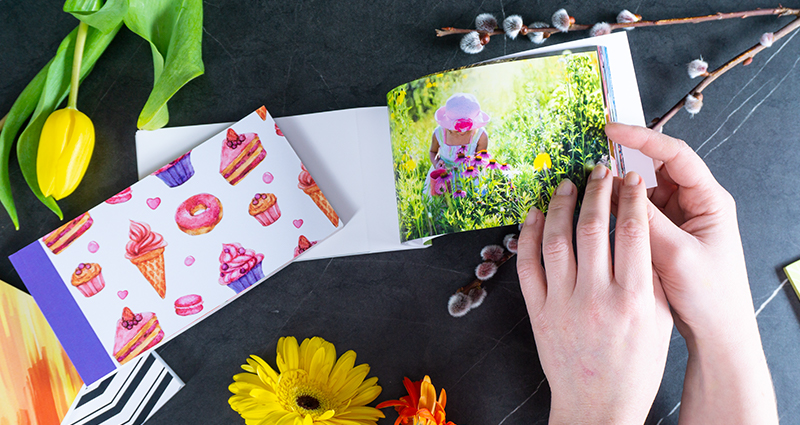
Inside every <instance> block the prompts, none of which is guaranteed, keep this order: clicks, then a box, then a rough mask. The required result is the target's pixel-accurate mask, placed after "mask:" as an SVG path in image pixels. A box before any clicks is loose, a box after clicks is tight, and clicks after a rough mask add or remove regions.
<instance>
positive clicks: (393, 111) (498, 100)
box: [136, 31, 656, 260]
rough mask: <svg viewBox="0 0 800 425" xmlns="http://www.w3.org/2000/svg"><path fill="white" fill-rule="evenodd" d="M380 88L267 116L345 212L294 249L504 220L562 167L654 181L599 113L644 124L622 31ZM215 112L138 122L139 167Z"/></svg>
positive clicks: (545, 195) (181, 141)
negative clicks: (334, 228) (150, 126)
mask: <svg viewBox="0 0 800 425" xmlns="http://www.w3.org/2000/svg"><path fill="white" fill-rule="evenodd" d="M387 99H388V107H386V106H384V107H370V108H357V109H347V110H339V111H330V112H320V113H315V114H308V115H300V116H290V117H279V118H276V122H277V123H278V126H279V127H280V129H281V131H282V132H283V134H285V135H286V137H287V139H288V140H289V142H290V143H291V144H292V146H293V147H294V149H295V150H296V151H297V153H298V155H300V157H301V158H302V159H303V162H304V163H306V164H307V165H308V166H309V168H310V169H312V170H314V173H315V176H317V177H318V182H319V184H320V185H321V186H323V190H324V191H325V193H326V194H328V198H329V200H330V201H331V204H332V205H333V206H334V207H335V208H336V210H337V211H339V212H340V216H341V218H342V220H343V221H344V223H345V226H344V228H343V229H342V230H341V231H340V232H338V233H336V234H335V235H333V236H331V238H329V239H328V240H326V241H325V243H324V244H322V246H320V247H318V248H316V249H315V250H314V251H313V252H310V253H309V254H308V255H307V256H304V258H302V259H301V260H308V259H315V258H328V257H337V256H346V255H354V254H363V253H375V252H385V251H396V250H403V249H413V248H424V247H426V246H428V245H426V244H425V242H426V241H428V240H429V239H430V238H432V237H434V236H437V235H442V234H447V233H453V232H459V231H465V230H473V229H481V228H487V227H495V226H502V225H507V224H516V223H519V222H521V221H523V219H524V217H525V214H527V211H528V210H529V209H530V207H532V206H536V207H537V208H540V209H542V210H545V209H546V207H547V202H548V200H549V197H550V195H551V194H552V192H553V190H554V189H555V187H556V185H557V184H558V183H559V182H560V181H561V180H562V179H563V178H567V177H568V178H570V179H572V180H573V181H574V182H575V183H576V184H578V186H579V187H583V185H584V184H585V176H586V175H587V174H588V172H589V171H590V170H591V169H592V167H593V166H594V165H595V164H604V165H606V166H608V167H609V168H610V169H611V170H612V172H614V173H615V174H616V175H619V174H622V173H624V172H625V171H629V170H632V171H636V172H637V173H639V174H640V175H641V176H642V178H643V179H644V181H645V183H646V184H647V186H648V187H654V186H655V185H656V178H655V172H654V169H653V163H652V160H651V159H650V158H647V157H646V156H644V155H643V154H641V153H640V152H638V151H636V150H633V149H628V148H625V147H622V146H614V145H613V144H611V143H610V142H609V140H608V139H607V138H606V137H605V134H604V132H603V126H604V125H605V123H606V122H609V121H614V122H622V123H626V124H632V125H644V124H645V122H644V114H643V112H642V107H641V102H640V99H639V91H638V87H637V85H636V75H635V73H634V69H633V62H632V59H631V55H630V49H629V46H628V39H627V34H626V33H625V32H624V31H623V32H617V33H612V34H610V35H606V36H602V37H593V38H587V39H582V40H577V41H573V42H569V43H563V44H558V45H552V46H547V47H543V48H539V49H535V50H531V51H526V52H521V53H517V54H514V55H509V56H506V57H502V58H498V59H496V60H493V61H491V62H485V63H481V64H478V65H476V66H472V67H468V68H463V69H457V70H452V71H446V72H441V73H437V74H432V75H429V76H427V77H423V78H420V79H418V80H415V81H412V82H410V83H408V84H403V85H401V86H399V87H397V88H395V89H394V90H392V91H391V92H390V93H389V94H388V96H387ZM448 102H449V103H448ZM226 125H228V124H227V123H222V124H205V125H198V126H188V127H175V128H165V129H161V130H156V131H139V132H137V134H136V146H137V158H138V165H139V176H140V177H144V176H146V175H148V174H150V173H151V172H152V171H154V170H155V169H157V168H158V167H159V166H160V164H163V163H164V162H165V161H166V160H169V158H172V157H174V156H175V155H177V154H178V153H180V152H181V151H185V150H187V149H190V148H191V147H192V146H194V145H195V144H197V143H199V142H201V141H203V140H205V139H206V138H207V136H208V135H209V134H212V133H215V132H217V131H219V130H220V129H222V128H224V127H225V126H226Z"/></svg>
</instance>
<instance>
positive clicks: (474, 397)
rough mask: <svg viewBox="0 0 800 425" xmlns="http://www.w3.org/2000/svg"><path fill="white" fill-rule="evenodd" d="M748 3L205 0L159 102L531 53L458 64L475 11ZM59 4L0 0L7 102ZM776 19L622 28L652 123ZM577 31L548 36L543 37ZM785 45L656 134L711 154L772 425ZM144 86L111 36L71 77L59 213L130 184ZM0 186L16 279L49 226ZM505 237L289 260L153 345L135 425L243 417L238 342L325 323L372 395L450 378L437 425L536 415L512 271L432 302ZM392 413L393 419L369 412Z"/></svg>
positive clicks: (327, 102)
mask: <svg viewBox="0 0 800 425" xmlns="http://www.w3.org/2000/svg"><path fill="white" fill-rule="evenodd" d="M755 6H757V5H754V4H753V3H752V2H748V1H732V0H709V1H705V2H693V3H685V2H675V3H674V4H664V2H656V1H639V2H621V1H600V2H592V1H585V0H578V1H569V2H566V3H557V2H553V1H538V2H535V3H532V2H521V1H506V2H503V1H483V2H463V1H453V0H444V1H440V2H425V1H413V2H412V1H409V2H393V1H384V0H378V1H371V2H356V1H353V2H327V1H296V2H276V1H238V2H237V1H223V0H216V1H206V2H204V12H205V19H204V35H203V57H204V60H205V66H206V73H205V75H203V76H202V77H200V78H198V79H196V80H194V81H192V82H190V83H189V84H188V85H186V86H185V87H184V88H183V89H182V90H181V91H180V92H178V94H177V95H176V96H175V97H174V98H173V99H172V101H171V102H170V103H169V107H170V112H171V119H170V125H171V126H176V125H190V124H200V123H208V122H223V121H236V120H238V119H239V118H241V117H242V116H244V115H246V114H247V113H249V112H251V111H252V110H253V109H255V108H256V107H258V106H259V105H261V104H266V106H267V107H268V108H269V110H270V112H271V113H272V114H273V115H275V116H287V115H296V114H304V113H311V112H318V111H326V110H334V109H342V108H351V107H361V106H375V105H381V104H383V102H384V95H385V93H386V92H387V91H388V90H390V89H392V88H393V87H395V86H396V85H398V84H401V83H403V82H406V81H409V80H412V79H414V78H417V77H419V76H422V75H424V74H427V73H430V72H435V71H439V70H443V69H447V68H452V67H457V66H461V65H466V64H470V63H472V62H474V61H477V60H483V59H488V58H491V57H495V56H499V55H502V54H504V53H512V52H516V51H521V50H525V49H528V48H531V47H532V45H531V44H530V43H529V42H527V41H522V40H518V41H511V40H503V39H500V38H499V37H498V38H494V39H493V41H492V42H491V43H490V44H489V45H488V46H487V48H486V50H485V51H484V52H482V53H481V54H478V55H476V56H469V55H466V54H464V53H461V52H460V51H459V50H458V49H457V44H458V38H457V37H451V38H436V37H435V36H434V31H433V30H434V28H437V27H443V26H458V27H469V26H471V24H472V20H473V19H474V17H475V16H476V15H477V14H478V13H480V12H492V13H495V14H496V15H497V16H503V14H506V15H510V14H513V13H519V14H521V15H522V16H523V17H524V18H525V21H526V22H529V21H533V20H548V19H549V16H550V15H551V14H552V12H554V11H555V10H556V9H558V8H560V7H566V8H567V10H569V11H570V12H571V14H573V15H575V16H577V18H578V20H579V21H580V22H596V21H600V20H613V19H614V17H615V16H616V14H617V12H619V11H620V10H621V9H623V8H629V9H631V10H632V11H634V12H636V13H640V14H643V15H645V17H646V18H652V19H658V18H672V17H681V16H688V15H702V14H711V13H715V12H719V11H736V10H746V9H750V8H753V7H755ZM759 6H763V7H767V6H777V3H776V4H767V3H764V4H759ZM784 6H787V7H800V4H798V3H797V2H796V1H791V2H789V3H788V4H784ZM60 7H61V2H59V1H42V0H31V1H24V2H11V1H0V64H2V65H1V66H0V70H2V71H1V72H0V74H1V75H2V79H0V111H3V112H2V113H4V112H5V111H7V110H8V109H9V108H10V107H11V104H12V103H13V102H14V99H15V98H16V96H17V95H18V94H19V92H20V91H21V90H22V89H23V88H24V87H25V85H26V84H27V82H28V81H29V80H30V79H31V78H32V77H33V76H34V75H35V74H36V72H38V70H39V69H40V68H41V67H42V66H43V65H44V64H45V63H46V62H47V61H48V60H49V58H50V57H52V55H53V54H54V52H55V50H56V48H57V46H58V44H59V42H60V40H61V39H62V37H63V36H64V35H65V34H66V33H67V32H68V31H69V30H70V29H72V28H73V27H74V26H75V25H76V21H75V20H74V19H73V18H72V17H70V16H69V15H66V14H64V13H63V12H61V11H60ZM789 19H790V18H782V19H776V18H774V17H762V18H751V19H747V20H731V21H724V22H712V23H705V24H697V25H683V26H673V27H663V28H646V29H638V30H635V31H632V32H631V33H630V34H629V36H630V41H631V50H632V52H633V58H634V63H635V66H636V70H637V78H638V84H639V89H640V91H641V95H642V104H643V106H644V111H645V116H646V117H647V119H648V120H649V119H652V118H654V117H657V116H659V115H660V114H663V113H664V112H665V111H667V110H668V109H669V108H670V107H671V106H672V105H673V104H674V103H675V102H677V101H678V100H679V99H680V98H681V97H683V96H684V95H685V94H686V93H687V92H688V91H689V90H690V89H691V88H692V87H693V86H694V85H695V84H696V81H691V80H689V79H688V77H686V74H685V68H684V67H685V64H686V63H687V62H689V61H691V60H692V59H695V58H697V57H699V56H701V55H702V57H703V58H704V59H706V60H707V61H708V62H709V63H710V64H711V67H712V68H715V67H717V66H719V65H721V64H722V63H724V62H725V61H727V60H728V59H730V58H732V57H734V56H735V55H736V54H738V53H740V52H741V51H743V50H744V49H746V48H748V47H750V46H752V45H754V44H755V43H757V40H758V38H759V36H760V35H761V34H762V33H763V32H767V31H775V30H777V29H778V28H779V27H780V26H782V25H784V24H785V23H787V22H788V21H789ZM584 35H585V34H584V33H576V34H568V35H565V36H562V35H559V36H555V37H554V38H553V40H552V41H551V42H558V41H568V40H572V39H575V38H577V37H583V36H584ZM799 57H800V37H798V36H797V34H796V33H795V34H794V35H792V36H791V37H787V38H785V39H783V40H781V41H779V42H778V43H776V45H775V46H773V47H772V48H771V49H768V50H766V51H764V52H763V53H762V54H760V55H759V56H757V57H756V59H755V61H754V62H753V64H752V65H750V66H748V67H738V68H736V69H734V70H733V71H731V72H729V73H728V74H726V75H725V76H723V77H722V78H720V79H719V80H718V81H717V82H715V83H714V84H713V85H712V86H711V87H709V88H708V89H707V90H705V107H704V109H703V111H702V112H701V113H700V114H698V115H697V116H695V117H694V118H691V117H689V116H688V114H686V113H680V114H678V116H677V117H675V118H674V119H673V120H672V121H671V122H670V123H669V124H668V125H667V127H666V132H667V133H669V134H671V135H673V136H676V137H680V138H683V139H685V140H686V141H687V142H688V143H689V144H690V145H691V146H692V147H694V148H695V149H696V150H697V151H698V153H699V154H700V155H701V156H703V157H704V158H705V160H706V161H707V163H708V165H709V167H710V168H711V169H712V171H713V172H714V174H715V175H716V176H717V178H718V179H719V180H720V181H721V182H722V184H723V185H724V186H725V187H726V188H727V189H728V190H729V191H731V192H732V193H733V195H734V197H735V198H736V199H737V202H738V204H737V205H738V213H739V221H740V225H741V228H742V240H743V243H744V249H745V254H746V257H747V261H748V273H749V278H750V283H751V287H752V293H753V303H754V305H755V308H756V309H757V310H759V316H758V319H759V324H760V328H761V332H762V340H763V342H764V347H765V350H766V354H767V360H768V362H769V365H770V367H771V370H772V374H773V379H774V381H775V386H776V389H777V394H778V405H779V406H778V407H779V410H780V414H781V417H782V420H783V422H784V423H798V419H797V417H798V416H799V415H800V401H798V399H797V390H798V385H797V382H800V371H798V369H797V367H796V360H797V359H798V358H800V326H798V319H800V302H798V299H797V297H796V295H795V294H794V292H793V291H792V289H791V286H790V285H788V284H785V276H784V275H783V272H782V271H781V268H782V267H783V266H784V265H786V264H788V263H790V262H792V261H794V260H796V259H798V258H800V242H798V241H800V223H799V222H798V219H797V217H800V203H798V202H797V200H798V199H800V184H798V182H800V180H798V177H800V172H798V164H800V149H798V143H800V140H798V134H800V120H799V119H798V111H800V100H798V98H800V96H799V95H800V66H798V61H799V60H800V59H798V58H799ZM151 85H152V65H151V58H150V52H149V48H148V46H147V45H146V43H145V42H144V41H142V40H141V39H139V38H138V37H137V36H136V35H134V34H132V33H131V32H129V31H127V30H125V29H123V30H122V31H121V32H120V34H119V35H118V36H117V38H116V39H115V40H114V41H113V43H112V44H111V46H110V47H109V49H108V50H107V52H106V53H105V54H104V56H103V57H102V58H101V60H100V61H99V62H98V63H97V65H96V67H95V69H94V71H93V72H92V74H91V75H90V77H89V78H87V79H86V81H85V83H84V84H83V85H82V86H81V96H80V100H79V108H80V109H81V110H82V111H84V112H86V113H87V114H88V115H89V116H90V117H91V118H92V120H93V121H94V123H95V126H96V129H97V139H98V143H97V147H96V150H95V154H94V158H93V160H92V162H91V165H90V166H89V170H88V172H87V174H86V178H85V180H84V183H83V184H82V185H81V186H80V187H79V188H78V190H77V191H76V192H75V193H74V194H73V195H71V196H70V197H68V198H67V199H65V200H64V201H62V202H61V203H60V204H61V206H62V208H63V210H64V213H65V217H66V218H72V217H75V216H77V215H78V214H80V213H82V212H83V211H85V210H87V209H89V208H90V207H92V206H94V205H96V204H98V203H100V202H102V201H103V200H104V199H106V198H107V197H109V196H111V195H113V194H115V193H117V192H118V191H119V190H121V189H123V188H125V187H127V186H129V185H130V184H132V183H134V182H135V180H136V166H135V151H134V133H135V130H136V118H137V116H138V114H139V111H140V109H141V107H142V106H143V105H144V102H145V100H146V98H147V96H148V94H149V90H150V87H151ZM0 114H1V113H0ZM11 179H12V182H13V187H14V195H15V199H16V201H17V205H18V208H19V210H20V211H21V212H22V214H21V216H22V217H21V221H22V230H20V231H14V229H13V226H12V225H11V222H10V220H8V218H7V217H6V215H5V213H0V254H1V256H2V259H0V279H3V280H6V281H9V282H11V283H12V284H14V285H16V286H21V282H20V281H19V278H18V277H17V276H16V273H15V272H14V271H13V269H12V268H11V265H10V263H9V262H8V260H7V258H6V257H7V256H8V255H9V254H11V253H13V252H15V251H16V250H18V249H20V248H21V247H23V246H25V245H27V244H28V243H30V242H32V241H33V240H35V239H36V238H37V237H40V236H41V235H43V234H44V233H46V232H47V231H49V230H52V229H53V228H55V227H57V226H58V224H59V221H58V219H57V217H55V216H54V215H52V214H51V213H49V211H48V210H47V209H46V208H44V207H43V206H42V205H40V204H39V203H38V201H37V200H36V199H35V198H34V197H33V196H32V195H31V194H30V193H29V192H28V190H27V187H26V186H25V184H24V181H23V179H22V176H21V174H20V172H19V169H18V167H17V166H16V158H15V156H13V155H12V161H11ZM510 230H511V229H494V230H486V231H480V232H470V233H465V234H460V235H453V236H448V237H444V238H440V239H437V240H436V241H435V242H434V246H433V247H432V248H430V249H427V250H422V251H411V252H402V253H387V254H379V255H365V256H358V257H350V258H339V259H334V260H318V261H313V262H306V263H299V264H293V265H291V266H289V267H288V268H287V269H285V270H284V271H282V272H280V273H278V274H277V275H276V276H274V277H272V278H270V279H269V280H268V281H267V282H265V283H263V284H262V285H261V286H260V287H258V288H256V289H255V290H253V291H251V292H250V293H249V294H248V295H247V296H245V297H243V298H241V299H239V300H237V301H235V302H234V303H232V304H230V305H229V306H227V307H225V308H223V309H222V310H221V311H219V312H218V313H216V314H214V315H212V316H211V317H209V318H208V319H206V320H205V321H203V322H202V323H200V324H199V325H197V326H195V327H194V328H192V329H190V330H188V331H187V332H185V333H184V334H182V335H181V336H179V337H178V338H176V339H175V340H173V341H171V342H169V343H167V344H165V345H164V346H163V347H162V348H161V349H159V352H160V354H161V355H162V356H163V357H164V359H165V360H166V361H167V362H168V363H169V364H170V365H171V366H172V367H173V368H174V369H175V370H176V372H177V373H178V374H179V375H180V376H181V377H182V378H183V379H184V380H185V381H186V387H185V388H184V389H183V390H182V391H180V392H179V393H178V394H177V395H176V396H175V398H174V399H173V400H172V401H171V402H169V403H168V404H167V405H166V406H165V407H164V408H163V409H161V410H160V411H159V412H158V413H156V415H155V416H154V417H153V418H152V419H151V421H150V422H149V423H152V424H183V423H186V424H189V423H204V424H211V423H215V424H216V423H219V424H223V423H224V424H228V423H243V421H242V420H241V419H239V418H238V415H237V414H236V413H235V412H233V411H232V410H231V409H230V408H229V407H228V405H227V401H226V400H227V398H228V396H229V393H228V390H227V386H228V384H229V383H230V382H231V376H232V375H233V374H235V373H237V372H238V370H239V369H238V365H240V364H241V363H242V362H243V361H244V360H245V358H246V357H247V355H248V354H250V353H256V354H260V355H264V356H265V357H266V358H272V359H273V360H272V361H274V350H275V346H276V342H277V339H278V338H279V337H280V336H283V335H296V336H297V337H299V338H304V337H309V336H313V335H319V336H323V337H325V338H326V339H328V340H329V341H331V342H333V343H335V344H336V345H337V347H338V348H339V350H340V352H344V351H345V350H347V349H353V350H355V351H356V352H357V353H358V356H359V357H358V361H359V362H367V363H369V364H370V365H371V366H372V372H371V375H373V376H378V377H379V378H380V384H381V385H382V386H383V387H384V392H383V394H382V395H381V396H380V397H379V400H386V399H391V398H397V397H399V396H401V395H402V391H403V389H402V385H401V380H402V378H403V376H409V377H411V378H412V379H420V378H421V377H422V376H423V375H424V374H429V375H431V377H432V378H433V382H434V384H435V385H436V386H437V388H438V387H444V388H446V389H447V392H448V395H449V397H448V399H449V402H448V409H447V410H448V419H450V420H453V421H454V422H456V423H458V424H465V423H473V424H474V423H481V424H500V423H505V424H531V423H544V422H545V421H546V419H547V414H548V406H549V396H550V394H549V389H548V386H547V383H546V381H545V379H544V375H543V373H542V370H541V367H540V365H539V362H538V358H537V354H536V350H535V346H534V343H533V335H532V332H531V330H530V324H529V322H528V318H527V315H526V311H525V307H524V303H523V300H522V297H521V294H520V291H519V287H518V283H517V279H516V273H515V268H514V265H513V264H508V265H507V266H505V267H504V268H503V269H502V270H501V272H500V273H499V274H498V276H497V277H496V278H495V280H494V281H493V282H492V283H491V284H490V285H489V286H488V291H489V297H488V298H487V300H486V302H485V304H484V305H483V306H482V307H481V308H480V309H478V310H476V311H474V312H471V313H469V314H468V315H467V316H466V317H464V318H461V319H453V318H451V317H449V316H448V315H447V313H446V311H445V304H446V301H447V298H448V296H449V295H450V294H451V293H452V292H453V291H454V290H455V289H457V288H458V287H459V286H461V285H463V284H465V283H467V282H468V281H469V280H470V277H471V273H472V268H473V267H474V266H475V264H476V262H477V256H478V251H479V250H480V248H481V247H482V246H483V245H485V244H488V243H493V242H497V241H499V240H500V239H501V238H502V236H503V235H504V234H505V233H508V232H509V231H510ZM762 306H763V309H762V308H761V307H762ZM674 335H675V337H674V338H673V342H672V346H671V347H670V354H669V358H668V362H667V367H666V371H665V376H664V381H663V384H662V387H661V390H660V392H659V394H658V397H657V398H656V401H655V403H654V406H653V409H652V412H651V414H650V417H649V418H648V421H647V423H652V424H657V423H663V424H674V423H677V417H678V412H677V411H676V409H675V408H676V405H677V404H678V402H679V401H680V394H681V386H682V381H683V370H684V368H685V364H686V348H685V344H684V342H683V340H682V338H681V337H680V336H679V335H678V334H677V333H675V334H674ZM395 417H396V416H395V414H394V412H389V411H387V419H385V420H383V421H382V422H381V423H387V424H389V423H393V421H394V418H395Z"/></svg>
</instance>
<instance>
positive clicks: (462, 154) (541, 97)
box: [387, 49, 610, 241]
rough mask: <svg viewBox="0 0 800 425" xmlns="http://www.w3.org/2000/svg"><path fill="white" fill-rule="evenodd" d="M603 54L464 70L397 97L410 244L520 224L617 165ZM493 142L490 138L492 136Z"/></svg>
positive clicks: (403, 207) (394, 119)
mask: <svg viewBox="0 0 800 425" xmlns="http://www.w3.org/2000/svg"><path fill="white" fill-rule="evenodd" d="M600 54H601V52H599V51H598V50H596V49H589V50H585V51H578V52H564V53H562V54H554V55H550V56H544V57H536V58H531V59H522V60H515V61H506V62H498V63H492V64H488V65H481V66H476V67H471V68H464V69H458V70H453V71H448V72H444V73H440V74H434V75H429V76H427V77H424V78H420V79H418V80H415V81H412V82H411V83H408V84H404V85H402V86H399V87H397V88H396V89H394V90H392V91H391V92H390V93H389V94H388V96H387V100H388V104H389V113H390V120H389V122H390V127H391V137H392V153H393V161H394V168H395V189H396V196H397V207H398V217H399V220H400V223H399V224H400V229H401V238H402V240H403V241H410V240H414V239H420V238H426V237H430V236H437V235H441V234H446V233H454V232H460V231H466V230H475V229H483V228H489V227H498V226H504V225H511V224H517V223H519V222H521V221H522V220H523V219H524V217H525V215H526V214H527V212H528V210H529V209H530V208H531V207H532V206H536V207H537V208H539V209H541V210H542V211H546V209H547V205H548V203H549V200H550V196H551V195H552V193H553V191H554V190H555V188H556V187H557V186H558V183H560V182H561V180H563V179H565V178H569V179H571V180H572V181H573V182H574V183H576V185H577V186H578V188H579V190H582V189H583V187H584V186H585V177H586V176H587V175H588V173H589V172H591V170H592V169H593V168H594V166H595V165H596V164H601V163H602V164H604V165H606V166H608V165H609V164H608V163H609V156H610V155H609V144H608V140H607V138H606V137H605V133H604V132H603V127H604V126H605V123H606V116H607V103H606V98H607V94H606V93H604V92H603V86H604V85H603V84H602V71H601V69H600V63H601V61H600V60H599V56H598V55H600ZM490 141H491V142H490Z"/></svg>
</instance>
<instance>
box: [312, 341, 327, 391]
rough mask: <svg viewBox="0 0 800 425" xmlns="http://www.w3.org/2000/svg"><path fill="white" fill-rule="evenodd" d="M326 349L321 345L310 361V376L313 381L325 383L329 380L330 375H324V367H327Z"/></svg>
mask: <svg viewBox="0 0 800 425" xmlns="http://www.w3.org/2000/svg"><path fill="white" fill-rule="evenodd" d="M325 357H326V356H325V349H324V348H322V347H320V348H319V349H317V352H316V353H314V357H313V358H312V359H311V361H310V362H308V377H309V378H311V380H312V381H314V382H318V383H325V382H327V381H328V376H327V375H324V376H323V369H325Z"/></svg>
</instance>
